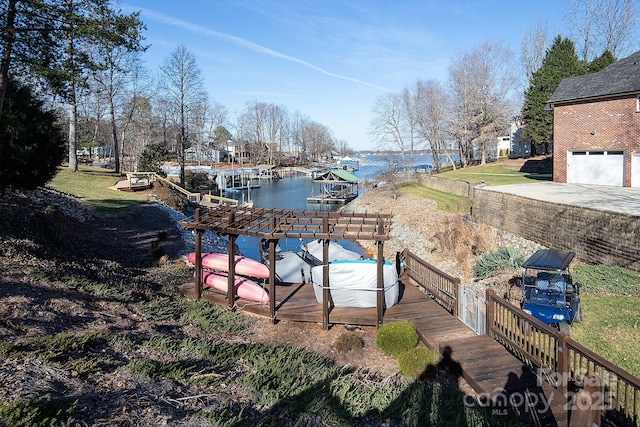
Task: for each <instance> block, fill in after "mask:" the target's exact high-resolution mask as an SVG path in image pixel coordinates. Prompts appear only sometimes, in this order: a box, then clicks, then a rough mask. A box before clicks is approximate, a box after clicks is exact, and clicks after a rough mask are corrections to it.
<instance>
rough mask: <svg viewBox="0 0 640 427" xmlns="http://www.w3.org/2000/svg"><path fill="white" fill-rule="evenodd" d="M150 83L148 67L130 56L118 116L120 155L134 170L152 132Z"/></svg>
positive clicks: (151, 138) (153, 133) (155, 122)
mask: <svg viewBox="0 0 640 427" xmlns="http://www.w3.org/2000/svg"><path fill="white" fill-rule="evenodd" d="M152 85H153V82H152V80H151V78H150V77H149V70H148V69H147V68H145V67H144V66H143V65H142V63H141V61H140V60H139V58H138V57H137V56H136V57H134V60H133V61H132V64H131V68H130V70H129V74H128V78H127V84H126V87H125V92H124V94H123V95H122V99H123V101H122V102H121V104H122V105H121V116H120V118H119V123H120V145H121V147H122V150H121V151H122V158H123V159H125V158H131V160H132V162H133V163H132V164H131V165H130V169H132V170H134V171H136V170H137V169H138V168H137V164H138V159H139V156H140V155H141V154H142V152H143V151H144V149H145V147H146V146H147V145H149V144H150V143H152V142H154V141H153V138H154V135H155V133H156V131H155V130H154V128H153V127H152V124H157V120H155V119H154V118H153V115H152V110H151V97H152V96H153V91H152Z"/></svg>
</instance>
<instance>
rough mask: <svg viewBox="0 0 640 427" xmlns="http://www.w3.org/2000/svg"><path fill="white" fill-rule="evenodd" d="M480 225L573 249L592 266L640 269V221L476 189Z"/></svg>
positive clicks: (476, 217)
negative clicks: (601, 265)
mask: <svg viewBox="0 0 640 427" xmlns="http://www.w3.org/2000/svg"><path fill="white" fill-rule="evenodd" d="M472 209H473V210H472V218H473V220H474V221H476V222H478V223H482V224H487V225H490V226H492V227H495V228H498V229H501V230H504V231H508V232H510V233H513V234H516V235H518V236H521V237H524V238H525V239H529V240H533V241H534V242H537V243H539V244H541V245H544V246H547V247H551V248H558V249H568V250H573V251H575V252H576V256H577V258H579V259H580V260H582V261H584V262H587V263H591V264H604V265H611V266H619V267H624V268H628V269H630V270H634V271H640V256H639V255H640V218H638V217H637V216H633V215H627V214H621V213H615V212H607V211H602V210H596V209H590V208H583V207H577V206H570V205H562V204H556V203H550V202H545V201H540V200H533V199H527V198H525V197H520V196H515V195H513V194H504V193H500V192H497V191H491V190H488V189H486V188H485V189H480V188H477V189H475V194H474V200H473V208H472Z"/></svg>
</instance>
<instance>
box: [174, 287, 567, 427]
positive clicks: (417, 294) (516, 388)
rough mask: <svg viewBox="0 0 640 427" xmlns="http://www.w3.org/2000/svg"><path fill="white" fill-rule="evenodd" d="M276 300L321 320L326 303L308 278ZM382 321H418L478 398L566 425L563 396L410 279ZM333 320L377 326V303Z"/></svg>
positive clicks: (534, 421)
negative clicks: (398, 299)
mask: <svg viewBox="0 0 640 427" xmlns="http://www.w3.org/2000/svg"><path fill="white" fill-rule="evenodd" d="M181 291H182V293H184V294H185V295H190V296H193V295H195V291H194V284H193V283H188V284H185V285H183V286H182V287H181ZM201 297H202V299H204V300H207V301H210V302H212V303H215V304H220V305H227V306H228V305H229V303H228V300H227V297H226V295H225V294H223V293H220V292H218V291H213V290H206V291H203V292H202V296H201ZM276 301H277V309H276V319H277V320H286V321H294V322H316V323H322V321H323V317H322V316H323V313H322V305H321V304H319V303H318V302H317V301H316V298H315V294H314V292H313V286H312V285H311V284H310V283H307V284H291V285H285V286H283V285H277V286H276ZM235 308H237V309H240V310H242V311H246V312H249V313H253V314H256V315H261V316H265V317H269V306H268V305H267V304H260V303H252V302H249V301H245V300H243V299H238V300H237V301H236V304H235ZM384 321H385V322H386V323H388V322H393V321H409V322H411V323H413V324H414V325H415V326H416V329H417V331H418V334H419V337H420V340H421V341H422V342H423V343H424V344H425V345H426V346H427V347H430V348H433V349H437V350H439V351H440V352H441V353H444V352H445V351H447V352H450V353H449V354H450V355H451V358H452V359H453V361H454V362H457V363H459V366H460V368H461V374H462V377H463V378H464V380H465V381H466V382H467V383H468V384H469V385H470V386H471V387H472V388H473V389H474V391H475V392H476V393H477V394H478V396H479V397H480V401H481V402H485V403H486V404H487V405H489V404H491V405H493V407H494V408H495V409H494V410H495V411H505V412H504V414H506V413H507V412H506V409H507V408H510V409H512V410H513V409H515V410H516V411H517V412H518V413H519V414H518V416H519V417H520V418H521V419H522V421H523V422H524V423H526V425H535V426H568V414H567V411H566V410H565V407H566V404H567V400H566V398H565V397H564V396H562V395H561V394H560V393H559V392H558V391H557V390H556V389H554V388H553V387H551V386H550V385H549V384H548V383H547V382H545V381H544V380H542V379H541V378H539V377H538V376H537V375H536V372H535V371H533V370H531V369H530V368H529V367H527V366H526V365H524V364H523V362H521V361H520V360H519V359H517V358H516V357H515V356H513V355H512V354H511V353H509V352H508V351H507V350H506V349H505V348H504V347H503V346H502V345H501V344H500V343H498V342H497V341H495V340H493V339H491V338H490V337H488V336H486V335H476V334H475V333H474V332H473V331H472V330H471V329H469V328H468V327H467V326H466V325H464V324H463V323H462V322H461V321H460V320H458V319H457V318H456V317H454V316H453V315H451V314H450V313H449V312H448V311H446V310H445V309H444V308H442V307H441V306H440V305H438V304H437V303H436V302H435V301H434V300H433V299H431V298H430V297H429V296H428V295H426V294H425V293H424V292H423V291H422V290H421V288H419V287H418V286H417V285H416V284H415V283H414V282H413V281H412V280H411V279H409V278H406V277H402V278H401V298H400V301H399V302H398V304H396V305H394V306H393V307H390V308H387V309H386V310H385V313H384ZM329 322H330V323H331V324H354V325H363V326H365V325H369V326H371V325H376V308H334V309H333V310H331V312H330V317H329ZM498 413H500V412H498Z"/></svg>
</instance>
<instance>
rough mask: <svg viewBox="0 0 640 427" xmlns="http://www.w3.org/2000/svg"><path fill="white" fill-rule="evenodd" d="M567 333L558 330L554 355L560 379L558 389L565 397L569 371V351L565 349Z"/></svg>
mask: <svg viewBox="0 0 640 427" xmlns="http://www.w3.org/2000/svg"><path fill="white" fill-rule="evenodd" d="M568 338H569V335H568V334H566V333H565V332H558V342H557V344H556V347H557V350H556V351H557V355H556V372H557V377H558V378H559V379H560V380H559V383H558V391H559V392H560V394H562V395H563V396H565V397H568V396H567V392H568V389H567V386H568V383H569V379H570V375H571V372H569V370H570V368H569V351H568V350H567V339H568Z"/></svg>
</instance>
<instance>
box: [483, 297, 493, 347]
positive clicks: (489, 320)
mask: <svg viewBox="0 0 640 427" xmlns="http://www.w3.org/2000/svg"><path fill="white" fill-rule="evenodd" d="M485 297H486V299H487V318H486V319H485V322H486V325H485V328H484V329H485V330H484V333H485V334H486V335H488V336H491V331H492V330H493V316H495V313H494V312H495V302H494V301H493V290H491V289H487V291H486V293H485Z"/></svg>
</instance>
